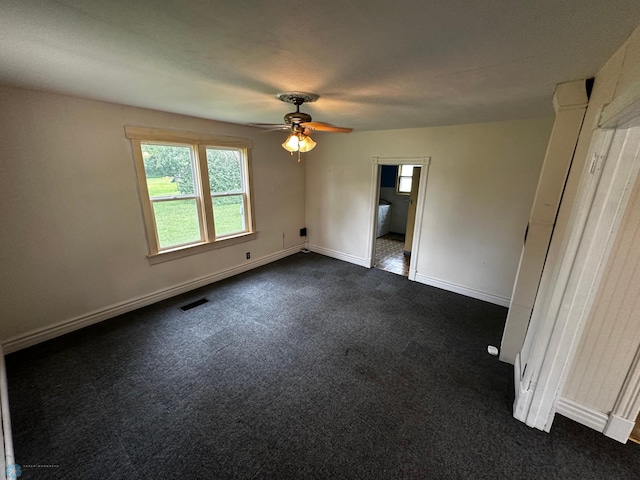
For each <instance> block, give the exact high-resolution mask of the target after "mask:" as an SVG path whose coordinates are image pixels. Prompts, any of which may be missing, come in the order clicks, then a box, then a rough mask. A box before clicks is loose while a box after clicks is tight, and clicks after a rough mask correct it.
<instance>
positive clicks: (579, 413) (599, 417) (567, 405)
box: [556, 397, 609, 432]
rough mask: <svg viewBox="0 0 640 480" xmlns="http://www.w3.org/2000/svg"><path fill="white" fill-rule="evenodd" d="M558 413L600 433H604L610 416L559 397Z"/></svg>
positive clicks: (557, 401)
mask: <svg viewBox="0 0 640 480" xmlns="http://www.w3.org/2000/svg"><path fill="white" fill-rule="evenodd" d="M556 413H559V414H560V415H562V416H563V417H567V418H570V419H571V420H573V421H575V422H578V423H580V424H582V425H585V426H587V427H589V428H592V429H594V430H596V431H598V432H603V431H604V429H605V427H606V426H607V422H608V421H609V415H607V414H606V413H602V412H600V411H598V410H595V409H593V408H591V407H588V406H587V405H583V404H581V403H578V402H576V401H574V400H571V399H569V398H566V397H558V399H557V400H556Z"/></svg>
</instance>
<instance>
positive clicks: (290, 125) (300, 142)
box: [250, 92, 353, 162]
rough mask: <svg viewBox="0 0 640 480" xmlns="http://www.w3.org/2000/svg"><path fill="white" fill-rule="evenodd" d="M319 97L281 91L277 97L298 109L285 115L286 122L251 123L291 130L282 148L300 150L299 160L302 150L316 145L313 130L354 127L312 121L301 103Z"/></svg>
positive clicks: (262, 126) (257, 125)
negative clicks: (301, 106)
mask: <svg viewBox="0 0 640 480" xmlns="http://www.w3.org/2000/svg"><path fill="white" fill-rule="evenodd" d="M319 97H320V95H316V94H315V93H307V92H285V93H279V94H278V95H276V98H277V99H278V100H281V101H283V102H287V103H292V104H294V105H295V106H296V111H295V112H289V113H287V114H286V115H285V116H284V122H285V123H281V124H274V123H252V124H250V125H253V126H255V127H261V128H268V129H270V130H287V131H289V132H290V133H289V136H288V137H287V139H286V140H285V141H284V143H283V144H282V148H284V149H285V150H287V151H288V152H291V155H293V153H294V152H298V162H299V161H300V153H301V152H308V151H309V150H312V149H313V147H315V146H316V142H314V141H313V140H312V139H311V137H310V136H309V135H310V134H311V132H314V131H317V132H338V133H349V132H351V131H352V130H353V129H352V128H343V127H334V126H333V125H330V124H328V123H324V122H314V121H312V118H311V115H309V114H308V113H304V112H301V111H300V105H302V104H303V103H305V102H306V103H311V102H315V101H316V100H317V99H318V98H319Z"/></svg>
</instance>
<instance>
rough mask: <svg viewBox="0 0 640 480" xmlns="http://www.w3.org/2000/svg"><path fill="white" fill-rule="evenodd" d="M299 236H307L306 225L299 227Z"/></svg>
mask: <svg viewBox="0 0 640 480" xmlns="http://www.w3.org/2000/svg"><path fill="white" fill-rule="evenodd" d="M300 236H301V237H306V236H307V227H304V228H301V229H300Z"/></svg>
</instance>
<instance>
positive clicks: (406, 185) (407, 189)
mask: <svg viewBox="0 0 640 480" xmlns="http://www.w3.org/2000/svg"><path fill="white" fill-rule="evenodd" d="M416 166H417V165H398V183H397V188H396V191H397V192H398V193H399V194H400V195H409V194H410V193H411V183H412V182H413V167H416Z"/></svg>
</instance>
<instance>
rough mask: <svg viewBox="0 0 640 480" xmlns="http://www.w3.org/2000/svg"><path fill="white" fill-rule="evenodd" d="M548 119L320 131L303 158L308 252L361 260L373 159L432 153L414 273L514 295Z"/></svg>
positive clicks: (499, 296) (365, 245)
mask: <svg viewBox="0 0 640 480" xmlns="http://www.w3.org/2000/svg"><path fill="white" fill-rule="evenodd" d="M552 123H553V119H552V118H544V119H533V120H518V121H509V122H496V123H484V124H472V125H460V126H451V127H437V128H420V129H406V130H389V131H377V132H361V133H352V134H350V135H337V134H336V135H322V136H321V135H318V138H317V139H316V140H317V141H318V147H316V149H315V150H314V151H313V152H311V155H309V156H308V157H307V159H305V160H304V161H305V162H306V220H307V227H308V228H309V239H310V243H311V245H312V246H317V247H320V248H322V249H326V250H329V251H334V252H338V253H340V254H343V255H346V256H350V257H351V258H353V259H354V260H356V261H357V260H361V261H362V262H364V261H365V259H366V257H367V256H368V250H367V249H368V243H369V238H368V230H367V227H368V224H369V221H370V215H371V213H370V195H371V194H370V192H371V184H372V182H373V178H372V157H422V156H429V157H431V163H430V166H429V170H428V175H427V176H425V179H424V180H426V181H427V191H426V192H427V193H426V205H425V211H424V215H423V224H422V227H423V228H422V232H421V244H420V255H419V261H418V268H417V270H418V274H419V275H420V276H423V277H429V278H432V279H435V280H437V281H441V282H447V283H448V284H451V285H453V286H455V287H461V289H463V290H467V291H468V292H470V293H473V292H482V293H487V294H489V295H491V296H494V297H495V298H496V299H503V301H504V300H506V302H507V304H508V299H509V297H510V295H511V290H512V288H513V281H514V278H515V273H516V269H517V267H518V260H519V258H520V252H521V250H522V242H523V236H524V231H525V227H526V224H527V219H528V215H529V212H530V209H531V202H532V199H533V196H534V193H535V188H536V183H537V180H538V175H539V173H540V167H541V165H542V160H543V158H544V152H545V148H546V145H547V142H548V139H549V134H550V132H551V126H552Z"/></svg>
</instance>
